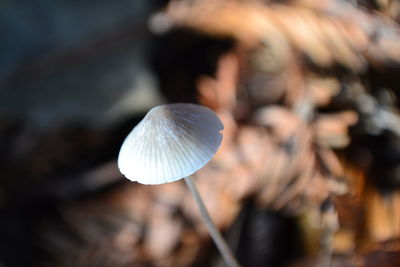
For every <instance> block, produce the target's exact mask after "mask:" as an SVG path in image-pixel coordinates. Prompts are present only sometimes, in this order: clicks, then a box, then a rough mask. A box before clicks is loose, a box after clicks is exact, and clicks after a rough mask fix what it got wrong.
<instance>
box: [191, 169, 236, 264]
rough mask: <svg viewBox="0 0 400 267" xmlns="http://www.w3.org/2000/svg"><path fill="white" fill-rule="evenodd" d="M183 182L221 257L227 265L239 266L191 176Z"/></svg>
mask: <svg viewBox="0 0 400 267" xmlns="http://www.w3.org/2000/svg"><path fill="white" fill-rule="evenodd" d="M185 182H186V184H187V186H188V187H189V190H190V192H191V193H192V195H193V197H194V199H195V201H196V203H197V206H198V207H199V210H200V214H201V216H202V217H203V219H204V221H205V223H206V225H207V228H208V231H209V233H210V235H211V238H212V239H213V240H214V243H215V245H216V246H217V248H218V249H219V251H220V253H221V255H222V257H223V258H224V260H225V263H226V264H227V265H228V266H229V267H239V266H240V265H239V263H238V261H237V260H236V258H235V256H233V253H232V251H231V249H230V248H229V247H228V244H226V242H225V240H224V238H223V237H222V235H221V233H220V232H219V231H218V229H217V227H216V226H215V224H214V223H213V221H212V219H211V217H210V214H209V213H208V211H207V208H206V206H205V205H204V202H203V200H202V198H201V196H200V194H199V191H198V190H197V187H196V185H195V183H194V181H193V179H192V177H191V176H188V177H185Z"/></svg>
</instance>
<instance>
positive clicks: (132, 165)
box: [118, 103, 224, 184]
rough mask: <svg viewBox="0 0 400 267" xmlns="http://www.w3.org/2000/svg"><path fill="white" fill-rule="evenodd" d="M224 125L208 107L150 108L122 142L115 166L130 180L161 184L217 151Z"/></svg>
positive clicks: (186, 172)
mask: <svg viewBox="0 0 400 267" xmlns="http://www.w3.org/2000/svg"><path fill="white" fill-rule="evenodd" d="M223 128H224V126H223V124H222V122H221V121H220V120H219V119H218V117H217V116H216V115H215V113H214V112H213V111H212V110H210V109H209V108H206V107H203V106H199V105H195V104H183V103H179V104H168V105H162V106H158V107H155V108H153V109H151V110H150V111H149V112H148V113H147V114H146V116H145V117H144V119H143V120H142V121H141V122H140V123H139V124H138V125H137V126H136V127H135V128H133V130H132V132H131V133H130V134H129V135H128V136H127V137H126V139H125V141H124V143H123V144H122V147H121V150H120V152H119V156H118V167H119V169H120V171H121V173H122V174H124V175H125V176H126V178H128V179H129V180H131V181H137V182H139V183H142V184H163V183H168V182H173V181H176V180H179V179H181V178H184V177H186V176H189V175H191V174H192V173H194V172H196V171H197V170H198V169H200V168H201V167H203V166H204V165H205V164H206V163H207V162H208V161H209V160H210V159H211V158H212V157H213V156H214V154H215V153H216V152H217V150H218V148H219V146H220V145H221V142H222V130H223Z"/></svg>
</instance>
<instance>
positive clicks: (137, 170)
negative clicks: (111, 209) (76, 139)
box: [118, 103, 239, 266]
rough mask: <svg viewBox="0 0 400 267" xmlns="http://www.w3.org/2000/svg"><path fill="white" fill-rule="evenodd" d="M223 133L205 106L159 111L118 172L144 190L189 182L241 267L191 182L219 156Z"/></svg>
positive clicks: (123, 154) (133, 136)
mask: <svg viewBox="0 0 400 267" xmlns="http://www.w3.org/2000/svg"><path fill="white" fill-rule="evenodd" d="M223 128H224V126H223V124H222V122H221V121H220V120H219V118H218V117H217V116H216V114H215V113H214V112H213V111H212V110H210V109H209V108H206V107H203V106H200V105H195V104H187V103H177V104H167V105H161V106H157V107H154V108H153V109H151V110H150V111H149V112H148V113H147V114H146V116H145V117H144V119H143V120H142V121H141V122H140V123H139V124H138V125H137V126H136V127H135V128H133V130H132V131H131V132H130V134H129V135H128V136H127V137H126V139H125V141H124V142H123V144H122V147H121V150H120V152H119V155H118V168H119V170H120V171H121V173H122V174H124V175H125V177H126V178H128V179H129V180H131V181H136V182H139V183H142V184H164V183H169V182H174V181H177V180H180V179H182V178H184V179H185V182H186V184H187V186H188V187H189V190H190V192H191V193H192V195H193V197H194V199H195V201H196V203H197V205H198V207H199V210H200V213H201V216H202V217H203V219H204V221H205V223H206V225H207V228H208V231H209V232H210V235H211V237H212V239H213V240H214V242H215V244H216V246H217V248H218V249H219V251H220V252H221V254H222V256H223V258H224V260H225V262H226V264H227V265H228V266H239V264H238V262H237V260H236V259H235V257H234V256H233V254H232V252H231V250H230V249H229V247H228V245H227V244H226V242H225V241H224V239H223V237H222V235H221V233H220V232H219V231H218V229H217V227H216V226H215V224H214V223H213V222H212V220H211V217H210V215H209V213H208V211H207V209H206V207H205V205H204V203H203V201H202V199H201V196H200V194H199V192H198V190H197V188H196V185H195V183H194V181H193V179H192V178H191V174H193V173H195V172H196V171H197V170H198V169H200V168H201V167H203V166H204V165H205V164H206V163H207V162H208V161H209V160H210V159H211V158H212V157H213V156H214V154H215V153H216V152H217V150H218V148H219V146H220V145H221V142H222V130H223Z"/></svg>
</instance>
